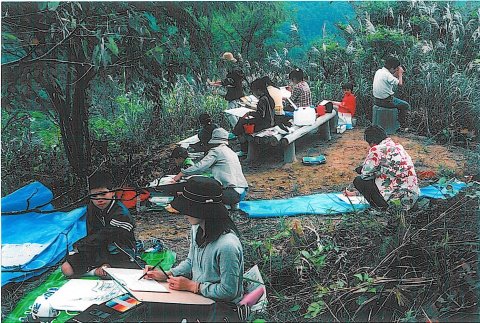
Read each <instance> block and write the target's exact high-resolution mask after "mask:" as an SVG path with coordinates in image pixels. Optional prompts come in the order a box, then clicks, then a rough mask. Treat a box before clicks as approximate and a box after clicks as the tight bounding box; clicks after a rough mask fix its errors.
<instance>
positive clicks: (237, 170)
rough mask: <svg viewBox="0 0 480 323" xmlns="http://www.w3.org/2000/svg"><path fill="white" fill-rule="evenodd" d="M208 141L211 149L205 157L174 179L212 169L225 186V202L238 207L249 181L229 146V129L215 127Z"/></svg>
mask: <svg viewBox="0 0 480 323" xmlns="http://www.w3.org/2000/svg"><path fill="white" fill-rule="evenodd" d="M208 143H209V145H210V149H209V150H208V152H207V154H206V155H205V157H203V158H202V159H201V160H200V161H198V162H197V163H195V164H194V165H193V166H191V167H188V168H184V169H182V171H181V172H180V173H178V174H177V175H176V176H175V177H174V178H173V179H174V181H179V180H180V179H181V178H182V177H183V176H191V175H198V174H202V173H204V172H205V171H206V170H208V169H211V170H212V176H213V178H214V179H216V180H217V181H218V182H220V184H221V185H222V187H223V203H224V204H226V205H228V206H229V207H233V208H236V207H237V203H238V202H240V201H241V200H243V199H244V198H245V195H246V193H247V189H248V183H247V180H246V179H245V176H244V175H243V171H242V165H241V164H240V161H239V159H238V156H237V154H236V153H235V152H234V151H233V150H231V149H230V147H228V131H226V130H225V129H223V128H216V129H214V130H213V132H212V139H210V141H209V142H208Z"/></svg>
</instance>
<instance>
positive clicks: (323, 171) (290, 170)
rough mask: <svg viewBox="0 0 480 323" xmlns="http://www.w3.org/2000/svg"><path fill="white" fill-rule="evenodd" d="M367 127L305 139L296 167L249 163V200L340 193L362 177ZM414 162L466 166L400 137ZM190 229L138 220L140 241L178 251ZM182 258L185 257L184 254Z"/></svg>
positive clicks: (435, 167) (164, 217) (145, 216)
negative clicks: (306, 160)
mask: <svg viewBox="0 0 480 323" xmlns="http://www.w3.org/2000/svg"><path fill="white" fill-rule="evenodd" d="M363 130H364V129H363V128H360V127H357V128H356V129H354V130H349V131H346V132H345V133H343V134H333V135H332V140H331V141H329V142H321V141H319V140H318V138H317V137H315V135H310V136H305V137H304V138H302V139H303V140H301V141H300V142H299V143H298V144H297V159H298V161H297V162H295V163H293V164H287V165H283V163H281V162H280V161H281V160H282V155H281V153H280V152H279V151H277V150H266V151H265V156H264V157H263V158H262V159H261V160H260V161H259V162H258V163H256V164H253V165H252V164H248V163H246V162H245V161H243V162H242V163H243V169H244V173H245V175H246V177H247V180H248V182H249V185H250V189H249V193H248V197H247V198H248V199H249V200H253V199H272V198H286V197H291V196H297V195H307V194H312V193H319V192H332V191H340V190H341V189H342V188H344V187H346V186H347V185H349V184H350V183H351V182H352V181H353V179H354V178H355V176H356V173H355V172H354V171H353V169H354V168H355V167H356V166H358V165H359V164H361V163H362V161H363V158H364V157H365V155H366V153H367V151H368V145H367V143H366V142H365V141H364V139H363ZM392 138H393V139H394V140H395V141H397V142H399V143H401V144H402V145H403V146H404V147H405V149H406V150H407V151H408V153H409V154H410V156H411V157H412V159H413V161H414V163H415V167H416V171H417V172H421V171H426V170H432V171H435V172H438V171H439V170H440V169H447V170H452V171H456V172H458V175H459V176H463V174H461V172H462V170H463V169H464V167H465V165H466V157H465V155H464V154H463V153H461V151H460V150H459V149H458V148H455V150H451V149H449V148H448V147H445V146H441V145H435V144H432V143H431V141H429V140H427V139H426V138H424V137H419V136H416V135H413V134H402V135H394V136H392ZM317 154H323V155H325V156H326V159H327V162H326V164H323V165H318V166H304V165H302V163H301V158H302V157H303V156H307V155H317ZM188 227H189V226H188V224H187V222H186V220H185V219H184V217H182V216H172V215H170V214H168V213H167V212H158V213H153V212H151V213H141V214H138V215H137V237H138V238H140V239H148V238H152V237H157V238H160V239H162V240H164V241H165V242H166V243H167V244H169V247H172V248H173V249H174V250H178V249H179V248H186V247H187V241H186V237H187V234H188ZM180 253H182V252H180Z"/></svg>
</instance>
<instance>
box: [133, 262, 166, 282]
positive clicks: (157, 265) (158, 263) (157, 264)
mask: <svg viewBox="0 0 480 323" xmlns="http://www.w3.org/2000/svg"><path fill="white" fill-rule="evenodd" d="M161 262H162V260H160V261H159V262H157V263H156V264H155V265H154V266H153V267H152V268H150V270H148V271H146V272H145V273H144V274H143V275H142V276H140V278H139V279H138V280H140V279H142V278H144V277H145V276H146V275H147V273H148V272H149V271H152V270H154V269H155V268H157V267H158V268H160V270H161V271H162V273H163V274H164V275H165V277H167V278H168V275H167V273H166V272H165V270H163V268H162V266H160V263H161Z"/></svg>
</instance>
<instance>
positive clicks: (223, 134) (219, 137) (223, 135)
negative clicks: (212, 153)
mask: <svg viewBox="0 0 480 323" xmlns="http://www.w3.org/2000/svg"><path fill="white" fill-rule="evenodd" d="M208 143H209V144H212V145H213V144H225V145H228V131H227V130H225V129H223V128H215V129H213V131H212V138H211V139H210V140H209V141H208Z"/></svg>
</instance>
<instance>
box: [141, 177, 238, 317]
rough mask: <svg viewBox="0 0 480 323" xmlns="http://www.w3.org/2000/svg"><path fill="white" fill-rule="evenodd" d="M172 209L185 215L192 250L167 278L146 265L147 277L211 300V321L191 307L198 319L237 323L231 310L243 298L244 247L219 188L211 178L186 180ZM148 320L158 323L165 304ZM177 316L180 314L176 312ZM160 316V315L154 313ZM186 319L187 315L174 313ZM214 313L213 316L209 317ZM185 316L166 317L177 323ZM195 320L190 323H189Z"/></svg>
mask: <svg viewBox="0 0 480 323" xmlns="http://www.w3.org/2000/svg"><path fill="white" fill-rule="evenodd" d="M171 207H172V208H174V209H175V210H177V211H178V212H179V213H180V214H183V215H185V216H186V218H187V221H188V222H189V223H190V224H191V225H192V228H191V230H190V249H189V253H188V256H187V259H186V260H183V261H182V262H181V263H180V264H179V265H178V266H176V267H174V268H172V269H170V270H169V271H168V272H166V274H167V275H168V277H166V276H165V274H163V273H162V271H160V270H158V269H155V270H152V266H146V267H145V270H144V272H145V273H146V276H145V278H146V279H155V280H157V281H165V280H166V281H167V283H168V287H169V288H170V289H172V290H180V291H189V292H192V293H196V294H201V295H203V296H205V297H208V298H211V299H214V300H215V301H216V303H215V305H214V306H215V310H213V309H212V311H211V312H213V313H216V314H215V317H212V316H210V318H211V319H207V318H206V317H205V316H206V315H205V314H204V313H201V311H197V310H196V309H193V310H192V312H194V315H197V316H204V317H197V318H196V319H199V321H213V322H223V321H224V320H223V318H224V317H228V321H226V322H238V317H237V316H236V313H235V312H234V309H236V307H237V306H236V305H237V304H238V303H239V302H240V300H241V299H242V297H243V284H242V281H243V271H244V259H243V248H242V244H241V242H240V239H239V238H238V237H239V232H238V229H237V227H236V226H235V223H234V222H233V221H232V220H231V219H230V217H229V216H228V210H227V209H226V208H225V206H224V205H223V204H222V187H221V186H220V184H219V183H218V182H217V181H216V180H214V179H212V178H207V177H202V176H193V177H191V178H189V179H188V180H187V183H186V185H185V187H184V190H183V194H181V195H179V196H177V197H175V199H174V200H173V201H172V203H171ZM156 305H157V306H156V307H155V306H154V307H153V309H154V311H152V317H153V318H154V319H157V320H158V321H161V320H162V318H163V319H165V318H166V317H165V315H169V316H170V315H172V313H171V312H170V311H164V310H163V309H162V308H161V307H162V305H165V306H167V307H168V305H169V304H156ZM177 311H178V312H181V310H177ZM157 313H158V314H157ZM177 314H178V315H189V314H191V313H190V311H188V310H185V313H177ZM212 315H213V314H212ZM182 318H183V317H182V316H180V317H178V318H176V317H168V319H172V320H173V321H177V322H179V320H181V319H182ZM194 319H195V318H193V319H192V320H190V318H189V322H190V321H191V322H193V321H194Z"/></svg>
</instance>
